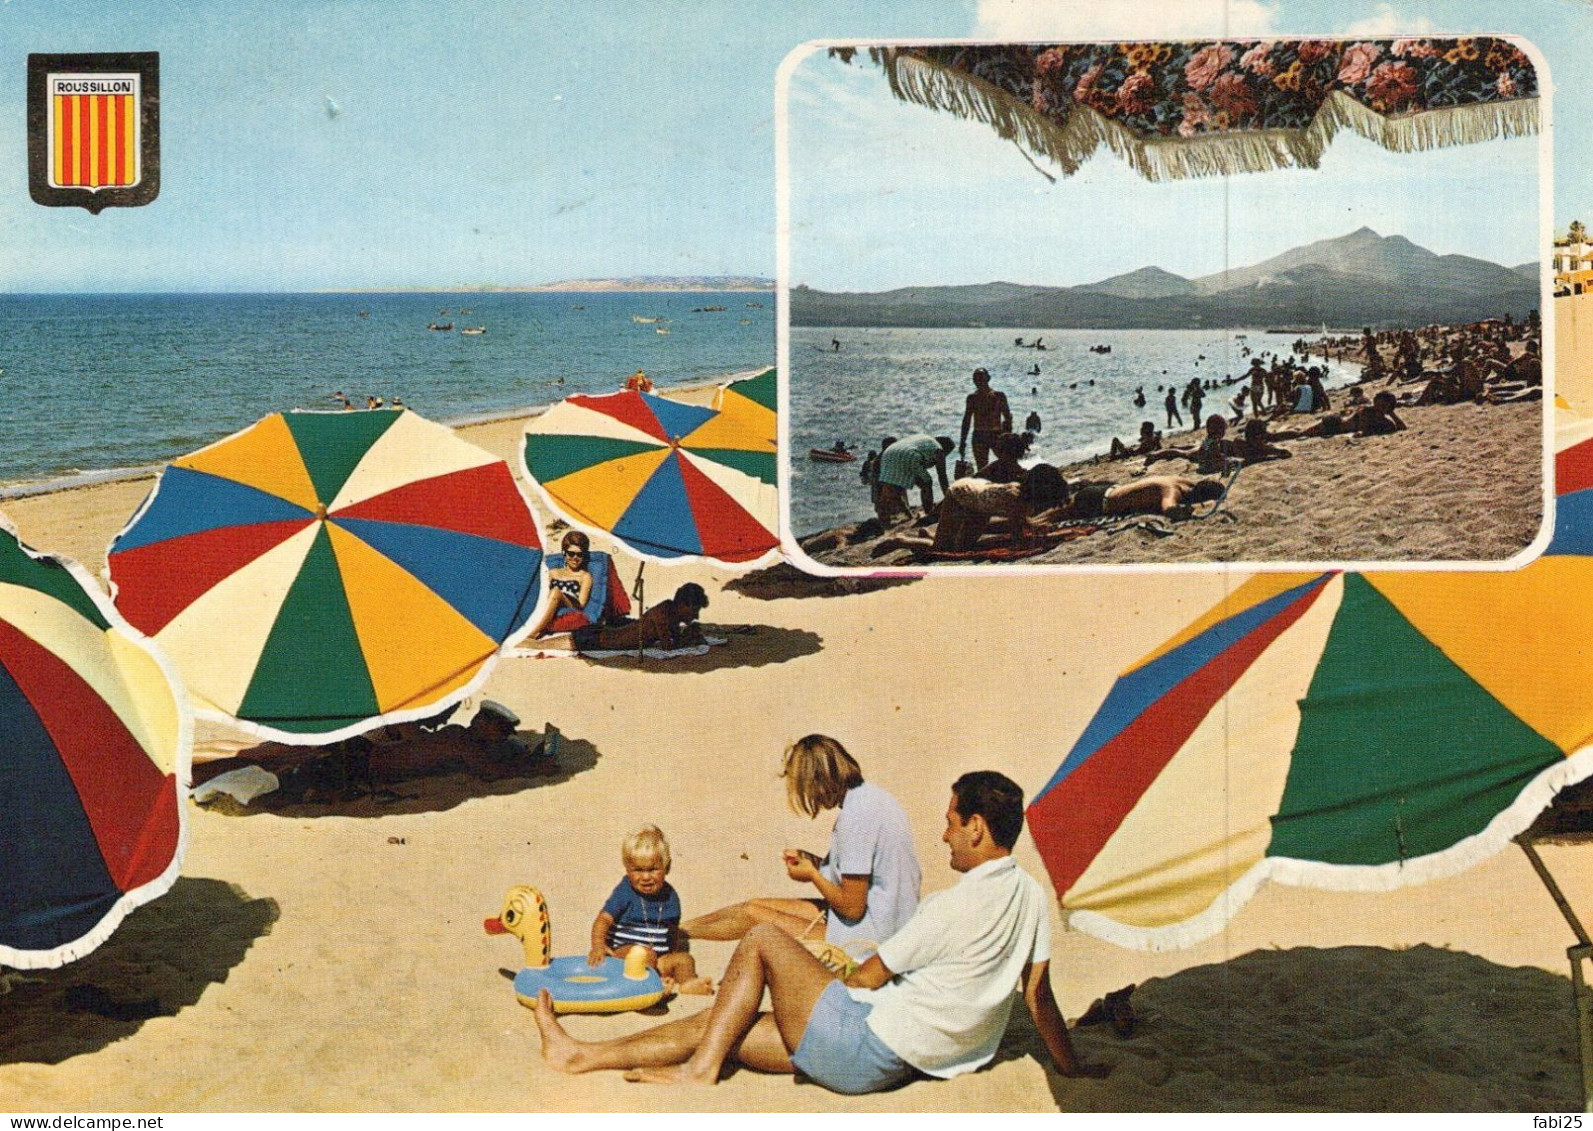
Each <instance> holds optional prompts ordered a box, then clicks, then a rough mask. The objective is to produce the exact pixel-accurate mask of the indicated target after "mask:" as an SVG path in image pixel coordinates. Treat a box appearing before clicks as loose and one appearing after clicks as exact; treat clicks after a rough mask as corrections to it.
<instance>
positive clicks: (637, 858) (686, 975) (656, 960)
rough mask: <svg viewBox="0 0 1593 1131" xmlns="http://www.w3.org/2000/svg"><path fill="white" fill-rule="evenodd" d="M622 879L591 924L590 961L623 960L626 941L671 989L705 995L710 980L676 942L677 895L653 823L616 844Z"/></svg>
mask: <svg viewBox="0 0 1593 1131" xmlns="http://www.w3.org/2000/svg"><path fill="white" fill-rule="evenodd" d="M620 859H621V860H623V861H624V863H625V878H624V879H623V880H621V881H620V882H619V883H618V884H617V885H615V888H614V893H613V894H612V895H610V896H609V897H608V902H607V903H605V904H603V910H601V911H599V912H598V913H597V919H596V920H594V921H593V923H592V949H591V951H590V952H589V953H588V954H587V956H586V960H587V962H589V963H590V964H592V965H593V966H596V965H597V964H598V963H600V962H602V961H603V959H604V958H610V957H612V958H619V959H623V958H624V957H625V953H626V952H627V951H628V950H630V948H631V947H632V946H636V945H641V946H643V947H646V948H647V964H648V965H649V966H657V967H658V973H659V976H660V977H662V978H663V979H664V985H665V986H666V987H669V988H670V989H672V990H674V991H675V992H677V993H683V994H711V993H713V992H714V984H713V981H712V980H711V979H708V978H703V977H699V976H698V974H697V964H696V962H695V961H693V959H692V957H691V955H690V954H689V953H688V952H687V951H686V950H685V949H684V947H682V945H681V942H682V940H681V937H680V897H679V896H678V895H676V894H675V889H674V888H672V887H671V886H670V885H669V882H668V881H667V880H666V879H665V877H666V876H668V875H669V842H668V841H667V840H665V839H664V834H663V833H662V832H660V831H659V830H658V829H657V827H655V826H653V825H644V826H642V827H641V828H640V829H638V830H636V831H635V832H634V833H632V834H631V835H630V836H628V837H626V838H625V841H624V843H623V844H622V845H621V846H620Z"/></svg>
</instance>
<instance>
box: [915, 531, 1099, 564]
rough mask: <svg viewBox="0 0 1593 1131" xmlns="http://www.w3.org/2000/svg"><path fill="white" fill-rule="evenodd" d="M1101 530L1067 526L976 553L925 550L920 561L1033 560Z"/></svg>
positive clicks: (921, 553)
mask: <svg viewBox="0 0 1593 1131" xmlns="http://www.w3.org/2000/svg"><path fill="white" fill-rule="evenodd" d="M1100 529H1101V524H1100V523H1098V522H1083V523H1078V524H1074V525H1068V526H1064V527H1062V528H1060V529H1058V530H1051V531H1047V532H1046V533H1044V534H1040V535H1036V536H1035V537H1034V538H1031V539H1029V540H1027V541H1025V542H1021V543H1018V544H1016V545H1012V546H987V547H985V548H984V549H973V550H924V551H921V552H920V553H919V555H918V556H919V557H922V558H927V559H928V560H930V561H934V562H987V561H988V562H1015V561H1022V560H1023V559H1024V558H1032V557H1034V556H1035V555H1036V554H1043V553H1044V552H1045V551H1047V550H1050V549H1053V548H1055V547H1057V546H1060V545H1061V544H1062V543H1064V542H1071V541H1073V540H1074V539H1075V538H1083V537H1084V536H1085V535H1087V534H1094V533H1095V532H1096V531H1097V530H1100Z"/></svg>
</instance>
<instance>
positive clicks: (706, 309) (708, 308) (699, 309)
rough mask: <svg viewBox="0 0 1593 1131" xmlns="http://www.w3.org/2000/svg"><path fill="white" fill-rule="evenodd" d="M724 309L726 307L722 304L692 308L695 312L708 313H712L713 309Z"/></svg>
mask: <svg viewBox="0 0 1593 1131" xmlns="http://www.w3.org/2000/svg"><path fill="white" fill-rule="evenodd" d="M723 309H724V307H722V306H694V307H692V308H691V312H692V313H693V314H708V313H711V312H712V311H715V310H723Z"/></svg>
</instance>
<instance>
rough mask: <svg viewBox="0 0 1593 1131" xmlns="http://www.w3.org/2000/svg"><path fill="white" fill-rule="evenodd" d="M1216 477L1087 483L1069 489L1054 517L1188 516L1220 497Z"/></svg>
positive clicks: (1220, 492)
mask: <svg viewBox="0 0 1593 1131" xmlns="http://www.w3.org/2000/svg"><path fill="white" fill-rule="evenodd" d="M1222 494H1223V485H1222V483H1221V482H1220V481H1219V480H1216V479H1189V478H1186V477H1184V476H1182V475H1149V476H1146V477H1145V478H1143V479H1131V480H1129V481H1128V482H1127V483H1119V484H1117V485H1116V486H1115V487H1108V486H1106V485H1105V484H1101V483H1089V484H1085V485H1084V486H1082V487H1080V488H1079V489H1078V490H1076V491H1074V492H1073V501H1072V502H1071V503H1070V504H1069V505H1068V507H1067V508H1066V510H1065V511H1064V512H1062V513H1059V514H1058V515H1056V518H1057V519H1059V520H1060V519H1080V518H1113V517H1117V516H1119V515H1128V514H1163V515H1167V516H1168V517H1169V518H1188V517H1189V508H1190V507H1193V506H1194V505H1196V504H1197V503H1209V502H1215V501H1216V500H1218V499H1220V498H1222Z"/></svg>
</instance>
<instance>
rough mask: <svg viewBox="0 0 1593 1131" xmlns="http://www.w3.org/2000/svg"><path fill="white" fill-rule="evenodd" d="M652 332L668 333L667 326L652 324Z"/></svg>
mask: <svg viewBox="0 0 1593 1131" xmlns="http://www.w3.org/2000/svg"><path fill="white" fill-rule="evenodd" d="M653 333H655V334H667V333H669V327H668V326H654V327H653Z"/></svg>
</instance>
